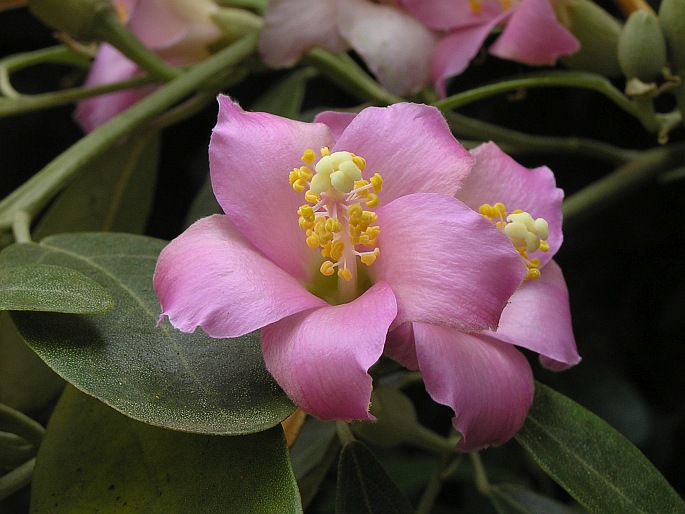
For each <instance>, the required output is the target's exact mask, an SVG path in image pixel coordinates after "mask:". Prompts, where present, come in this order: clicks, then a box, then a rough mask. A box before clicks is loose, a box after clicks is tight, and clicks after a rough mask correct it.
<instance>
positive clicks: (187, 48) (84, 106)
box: [75, 0, 221, 132]
mask: <svg viewBox="0 0 685 514" xmlns="http://www.w3.org/2000/svg"><path fill="white" fill-rule="evenodd" d="M113 3H114V4H115V6H116V7H117V10H118V11H119V13H120V16H121V19H122V20H123V21H125V22H126V23H127V24H128V27H129V28H130V29H131V32H133V33H134V34H135V35H136V36H137V37H138V38H139V39H140V40H141V41H142V42H143V44H145V46H147V47H148V48H151V49H153V50H155V51H156V52H157V54H159V55H160V57H162V58H163V59H164V60H165V61H167V62H168V63H169V64H171V65H174V66H184V65H188V64H192V63H194V62H198V61H200V60H202V59H203V58H205V57H206V56H207V55H209V51H208V49H207V45H209V44H210V43H212V42H213V41H215V40H217V39H218V38H219V37H220V35H221V32H220V31H219V29H218V27H216V26H215V25H214V24H213V23H212V21H211V15H212V14H213V13H214V12H216V11H217V10H218V9H219V8H218V6H217V5H216V4H215V3H214V2H213V1H211V0H113ZM138 75H140V70H139V68H138V66H137V65H136V64H135V63H133V62H132V61H130V60H128V59H127V58H126V57H124V56H123V55H122V54H121V53H120V52H119V51H118V50H117V49H115V48H114V47H112V46H111V45H109V44H106V43H103V44H102V45H101V46H100V48H99V49H98V53H97V56H96V57H95V60H94V61H93V64H92V66H91V69H90V73H89V74H88V78H87V79H86V82H85V84H84V85H85V86H98V85H102V84H109V83H112V82H119V81H122V80H126V79H131V78H134V77H136V76H138ZM157 87H158V86H151V87H145V88H139V89H130V90H125V91H121V92H117V93H111V94H108V95H102V96H98V97H94V98H89V99H86V100H83V101H81V102H79V104H78V107H77V108H76V113H75V117H76V120H77V121H78V122H79V124H80V125H81V127H83V129H84V130H86V131H87V132H90V131H91V130H93V129H95V128H97V127H98V126H100V125H102V124H103V123H105V122H107V121H109V120H110V119H111V118H113V117H114V116H116V115H117V114H119V113H120V112H122V111H124V110H125V109H127V108H128V107H130V106H131V105H133V104H134V103H136V102H137V101H139V100H140V99H141V98H143V97H145V96H146V95H148V94H150V93H151V92H152V91H154V90H155V89H156V88H157Z"/></svg>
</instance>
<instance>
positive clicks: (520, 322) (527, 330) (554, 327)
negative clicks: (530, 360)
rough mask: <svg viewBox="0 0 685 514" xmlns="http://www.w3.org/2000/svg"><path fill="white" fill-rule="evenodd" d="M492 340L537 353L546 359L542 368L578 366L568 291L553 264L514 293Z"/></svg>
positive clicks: (559, 368) (554, 263)
mask: <svg viewBox="0 0 685 514" xmlns="http://www.w3.org/2000/svg"><path fill="white" fill-rule="evenodd" d="M492 337H494V338H497V339H499V340H500V341H504V342H506V343H511V344H515V345H517V346H522V347H523V348H528V349H529V350H533V351H534V352H537V353H539V354H540V355H541V356H543V357H545V360H544V361H543V365H545V366H546V367H549V368H551V369H554V370H555V371H560V370H562V369H566V368H569V367H571V366H574V365H576V364H578V363H579V362H580V355H578V349H577V348H576V341H575V338H574V337H573V327H572V326H571V309H570V306H569V301H568V290H567V288H566V282H565V281H564V276H563V274H562V273H561V268H559V266H558V265H557V263H556V262H554V261H550V262H549V263H548V264H547V266H545V267H544V269H543V270H542V275H541V276H540V278H539V279H537V280H529V281H527V282H526V283H525V284H524V285H523V286H521V287H520V288H519V289H518V291H516V292H515V293H514V295H513V296H512V297H511V300H510V302H509V305H507V306H506V307H505V309H504V311H503V312H502V317H501V318H500V321H499V327H498V328H497V332H495V333H493V334H492ZM550 361H551V362H550Z"/></svg>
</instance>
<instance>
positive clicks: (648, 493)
mask: <svg viewBox="0 0 685 514" xmlns="http://www.w3.org/2000/svg"><path fill="white" fill-rule="evenodd" d="M516 440H517V441H518V442H519V443H520V444H521V446H523V448H524V449H525V450H526V451H527V452H528V453H529V454H530V455H531V456H532V457H533V459H534V460H535V461H536V462H537V463H538V464H539V465H540V467H541V468H542V469H543V470H544V471H545V472H546V473H547V474H548V475H550V476H551V477H552V478H553V479H554V480H555V481H556V482H557V483H558V484H559V485H561V486H562V487H563V488H564V489H566V491H568V493H569V494H570V495H571V496H573V497H574V498H575V499H576V500H577V501H578V502H579V503H580V504H581V505H583V506H584V507H585V508H587V509H588V510H589V511H591V512H601V513H604V512H621V513H628V512H650V513H659V514H665V513H682V512H685V503H683V501H682V500H681V499H680V498H679V496H678V495H677V494H676V492H675V491H674V490H673V489H672V488H671V486H670V485H669V484H668V482H667V481H666V479H665V478H664V477H663V476H662V475H661V474H660V473H659V471H657V469H656V468H655V467H654V466H653V465H652V463H651V462H649V461H648V460H647V458H646V457H645V456H644V455H642V453H640V451H639V450H638V449H637V448H636V447H635V446H633V445H632V444H631V443H630V442H629V441H628V440H627V439H626V438H625V437H623V436H622V435H621V434H620V433H618V432H617V431H616V430H614V429H613V428H611V427H610V426H609V425H608V424H607V423H605V422H604V421H602V420H601V419H600V418H598V417H597V416H595V415H594V414H592V413H591V412H589V411H587V410H585V409H584V408H583V407H581V406H580V405H578V404H577V403H575V402H573V401H572V400H570V399H569V398H567V397H565V396H563V395H562V394H559V393H557V392H556V391H554V390H553V389H550V388H549V387H547V386H545V385H543V384H541V383H539V382H538V383H536V386H535V400H534V403H533V406H532V408H531V409H530V412H529V413H528V417H527V418H526V421H525V423H524V425H523V428H522V429H521V430H520V431H519V432H518V434H517V435H516Z"/></svg>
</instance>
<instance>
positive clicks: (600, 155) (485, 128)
mask: <svg viewBox="0 0 685 514" xmlns="http://www.w3.org/2000/svg"><path fill="white" fill-rule="evenodd" d="M443 114H444V116H445V118H446V119H447V122H448V123H449V125H450V127H451V129H452V131H453V132H455V133H457V134H458V135H460V136H464V137H468V138H474V139H479V140H481V141H488V140H493V141H495V142H496V143H498V144H508V145H512V146H513V147H514V149H515V150H516V151H517V153H527V154H547V153H552V154H557V155H578V154H581V155H584V156H586V157H592V158H595V159H599V160H602V161H605V162H609V163H611V164H616V165H619V164H623V163H625V162H626V161H628V160H629V159H631V158H634V157H635V156H637V155H638V154H639V152H637V151H635V150H628V149H624V148H619V147H616V146H612V145H609V144H606V143H602V142H600V141H594V140H592V139H584V138H579V137H553V136H535V135H532V134H526V133H524V132H519V131H517V130H512V129H508V128H504V127H500V126H498V125H494V124H492V123H488V122H485V121H480V120H476V119H474V118H470V117H468V116H464V115H463V114H458V113H456V112H451V111H447V112H443Z"/></svg>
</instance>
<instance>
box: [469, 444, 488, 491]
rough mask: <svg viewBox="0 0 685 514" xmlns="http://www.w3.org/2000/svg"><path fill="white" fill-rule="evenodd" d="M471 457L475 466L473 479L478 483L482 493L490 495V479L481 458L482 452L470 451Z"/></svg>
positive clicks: (477, 486) (477, 485)
mask: <svg viewBox="0 0 685 514" xmlns="http://www.w3.org/2000/svg"><path fill="white" fill-rule="evenodd" d="M469 458H470V459H471V465H472V466H473V479H474V481H475V483H476V489H478V491H479V492H480V493H481V494H484V495H485V496H490V494H491V486H490V481H489V480H488V475H487V473H486V472H485V466H483V461H482V460H481V459H480V454H479V453H478V452H472V453H469Z"/></svg>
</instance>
